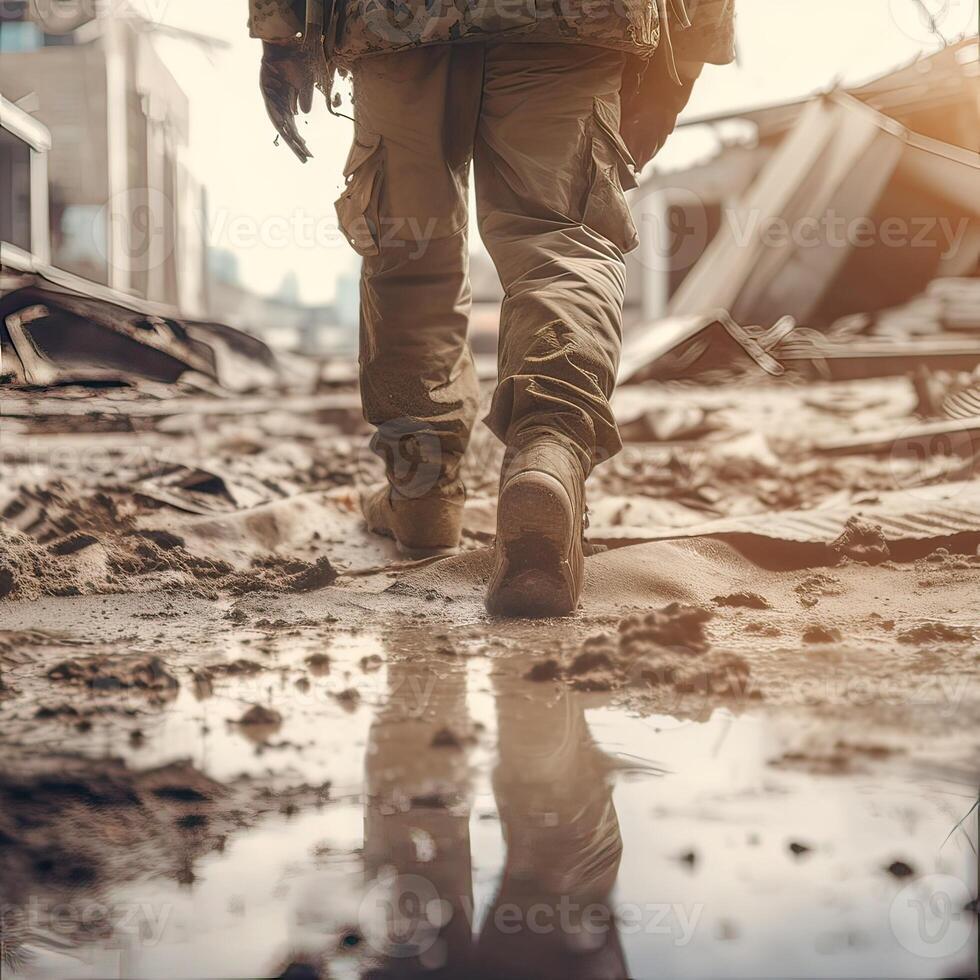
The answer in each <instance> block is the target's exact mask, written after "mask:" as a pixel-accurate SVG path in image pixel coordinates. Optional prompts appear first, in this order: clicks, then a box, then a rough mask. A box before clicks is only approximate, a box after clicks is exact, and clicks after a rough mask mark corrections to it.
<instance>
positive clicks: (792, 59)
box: [134, 0, 977, 302]
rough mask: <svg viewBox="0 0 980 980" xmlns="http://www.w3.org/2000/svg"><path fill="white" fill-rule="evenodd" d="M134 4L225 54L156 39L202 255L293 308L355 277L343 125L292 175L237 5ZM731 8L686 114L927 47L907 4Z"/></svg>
mask: <svg viewBox="0 0 980 980" xmlns="http://www.w3.org/2000/svg"><path fill="white" fill-rule="evenodd" d="M925 2H926V4H927V6H929V7H930V8H931V9H933V10H934V11H935V12H936V13H937V14H940V15H941V16H940V23H941V25H942V27H943V30H944V33H945V34H946V35H947V36H949V37H952V36H958V35H961V34H963V33H975V32H976V30H977V0H925ZM134 5H135V6H141V5H142V7H143V8H144V9H146V10H147V13H148V14H149V15H150V16H151V18H153V19H156V20H159V21H162V22H163V23H164V24H167V25H169V26H174V27H182V28H187V29H189V30H193V31H197V32H201V33H205V34H209V35H212V36H214V37H216V38H220V39H222V40H223V41H226V42H228V44H229V45H230V46H229V47H228V48H227V49H225V50H215V51H212V52H211V53H210V54H208V53H206V52H205V51H204V50H203V49H202V48H201V47H200V46H198V45H196V44H194V43H192V42H187V41H181V40H175V39H171V38H168V37H163V36H158V40H157V41H156V44H157V48H158V50H159V52H160V54H161V56H162V57H163V58H164V59H165V60H166V62H167V64H168V65H169V67H170V69H171V71H172V72H173V74H174V76H175V77H176V79H177V81H178V82H179V83H180V85H181V86H182V87H183V89H184V90H185V92H186V93H187V95H188V96H189V98H190V104H191V145H190V147H189V148H188V155H187V162H188V165H189V166H190V168H191V169H192V171H193V172H194V173H195V175H196V176H197V178H198V179H199V180H200V181H201V182H202V183H204V184H205V186H206V187H207V188H208V193H209V199H210V209H211V216H210V217H211V222H210V223H211V227H210V230H209V240H210V241H211V243H212V244H213V245H215V246H218V247H221V248H229V249H232V250H233V251H234V252H235V253H236V255H237V256H238V259H239V265H240V269H241V272H242V278H243V280H244V281H245V282H246V283H247V284H248V285H250V286H251V287H252V288H254V289H256V290H257V291H260V292H271V291H275V290H276V289H277V288H278V286H279V284H280V283H281V282H282V280H283V277H284V276H285V275H286V274H287V273H288V272H290V271H294V272H295V273H296V276H297V277H298V279H299V283H300V292H301V294H302V297H303V299H304V300H306V301H310V302H314V301H320V300H329V299H331V298H332V296H333V292H334V283H335V280H336V276H337V275H338V274H341V273H344V272H347V273H354V272H355V271H356V268H357V264H356V257H355V256H354V255H353V253H352V252H350V250H349V248H348V247H347V245H346V243H345V242H343V241H340V240H338V238H337V235H336V233H335V232H334V231H333V227H334V225H335V220H334V212H333V202H334V200H335V198H336V197H337V196H338V194H339V193H340V188H341V183H342V178H341V168H342V166H343V161H344V158H345V156H346V154H347V147H348V144H349V142H350V136H351V123H349V122H347V121H346V120H343V119H335V118H333V117H331V116H330V115H329V114H328V113H327V112H326V109H325V107H323V105H322V101H321V103H320V104H319V105H317V107H316V108H315V109H314V112H313V114H312V115H311V116H309V117H306V119H305V120H304V124H303V132H304V135H305V136H306V138H307V142H308V143H309V144H310V147H311V149H312V151H313V153H314V154H315V158H314V159H313V160H311V161H310V162H309V163H307V164H306V165H305V166H303V165H301V164H299V162H298V161H296V159H295V158H294V157H293V155H292V154H291V153H290V151H289V150H288V149H287V148H286V147H285V146H279V147H276V146H275V145H274V144H273V138H274V136H275V134H274V132H273V130H272V128H271V125H270V124H269V122H268V120H267V118H266V116H265V110H264V108H263V106H262V100H261V97H260V95H259V91H258V85H257V77H258V62H259V56H260V50H261V46H260V44H259V42H257V41H253V40H251V39H249V37H248V32H247V28H246V11H247V4H246V2H245V0H209V2H208V3H202V2H201V0H134ZM737 6H738V11H739V18H738V47H739V64H738V65H737V66H731V67H727V68H715V67H709V68H708V69H706V72H705V74H704V76H703V77H702V80H701V82H700V83H699V87H698V88H697V89H696V91H695V94H694V98H693V99H692V102H691V105H690V107H689V109H688V113H689V114H690V115H702V114H704V113H709V112H716V111H719V110H722V109H726V108H732V107H735V106H745V105H752V104H763V103H769V102H779V101H781V100H783V99H790V98H793V97H795V96H799V95H803V94H806V93H809V92H812V91H815V90H819V89H822V88H825V87H827V86H828V85H830V84H832V83H833V82H834V81H835V80H836V79H839V80H841V81H843V82H857V81H861V80H863V79H866V78H869V77H873V76H875V75H877V74H880V73H881V72H883V71H885V70H887V69H888V68H890V67H892V66H895V65H898V64H901V63H902V62H904V61H907V60H910V59H911V58H913V57H915V56H916V55H917V54H919V53H920V52H923V51H927V52H928V51H932V50H935V49H936V47H937V46H938V42H937V40H936V39H935V38H934V37H932V36H931V35H930V33H929V30H928V28H927V27H926V25H925V23H924V21H923V19H922V17H921V16H920V14H919V13H918V11H917V5H916V3H915V0H819V2H814V0H740V2H739V3H738V5H737ZM696 139H697V137H696V136H687V135H685V136H682V137H679V138H678V139H677V142H676V144H675V147H674V148H673V150H672V151H671V153H670V154H668V155H667V157H665V160H664V163H666V164H669V163H670V162H671V161H670V157H673V158H674V160H677V159H679V158H680V156H681V155H683V154H684V153H685V152H687V151H688V150H689V149H690V147H691V145H692V144H693V141H694V140H696ZM685 143H686V144H687V145H685ZM668 149H669V148H668ZM318 239H319V244H318Z"/></svg>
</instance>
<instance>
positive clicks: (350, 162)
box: [335, 133, 383, 256]
mask: <svg viewBox="0 0 980 980" xmlns="http://www.w3.org/2000/svg"><path fill="white" fill-rule="evenodd" d="M382 169H383V168H382V151H381V137H380V136H374V135H371V134H366V133H356V134H355V135H354V144H353V145H352V146H351V148H350V153H349V155H348V157H347V163H346V164H345V165H344V177H345V178H346V180H347V186H346V187H345V188H344V192H343V193H342V194H341V195H340V197H339V198H338V199H337V203H336V205H335V207H336V209H337V223H338V224H339V225H340V230H341V231H342V232H343V233H344V235H345V237H346V238H347V241H348V242H350V244H351V245H352V246H353V248H354V251H355V252H357V254H358V255H364V256H369V255H378V254H380V252H381V228H380V216H379V210H378V204H379V201H380V197H381V181H382V176H383V175H382Z"/></svg>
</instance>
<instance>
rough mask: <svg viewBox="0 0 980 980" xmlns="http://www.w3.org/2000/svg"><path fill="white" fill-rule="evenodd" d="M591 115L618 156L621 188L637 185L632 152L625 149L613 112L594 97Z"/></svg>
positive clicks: (627, 188) (628, 188) (626, 188)
mask: <svg viewBox="0 0 980 980" xmlns="http://www.w3.org/2000/svg"><path fill="white" fill-rule="evenodd" d="M592 117H593V118H594V119H595V123H596V125H597V126H598V127H599V129H601V130H602V132H603V133H604V134H605V136H606V138H607V139H608V140H609V145H610V146H611V147H612V148H613V150H614V151H615V153H616V156H617V157H618V158H619V164H620V166H619V179H620V181H621V182H622V185H623V188H624V189H625V190H630V189H631V188H633V187H637V186H639V185H638V184H637V182H636V161H635V160H634V159H633V154H632V153H630V151H629V150H628V149H627V147H626V143H625V142H624V141H623V137H622V136H620V134H619V126H618V124H617V121H616V114H615V112H613V110H612V109H610V108H609V106H608V105H607V104H606V103H605V102H603V101H602V99H599V98H595V99H593V100H592Z"/></svg>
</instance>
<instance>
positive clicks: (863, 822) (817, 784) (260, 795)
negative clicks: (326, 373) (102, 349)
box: [0, 379, 980, 978]
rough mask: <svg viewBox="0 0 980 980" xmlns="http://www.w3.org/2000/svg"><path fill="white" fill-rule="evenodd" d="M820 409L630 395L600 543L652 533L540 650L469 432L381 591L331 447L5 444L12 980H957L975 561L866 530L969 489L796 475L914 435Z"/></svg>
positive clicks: (382, 574) (207, 432)
mask: <svg viewBox="0 0 980 980" xmlns="http://www.w3.org/2000/svg"><path fill="white" fill-rule="evenodd" d="M899 382H901V384H899ZM661 387H663V389H664V390H661ZM826 387H834V386H826ZM826 387H825V388H821V387H820V386H819V385H809V386H807V387H806V388H794V387H793V386H792V385H785V386H778V385H769V386H760V387H758V388H756V389H752V388H750V387H743V388H741V389H740V390H739V391H738V393H737V397H736V396H735V395H733V394H731V393H725V392H723V391H720V390H719V389H717V388H709V389H697V388H696V387H692V386H687V387H685V388H683V389H676V390H674V389H670V388H669V386H655V385H653V386H644V390H645V391H646V396H645V397H646V398H647V399H648V400H649V402H650V403H649V404H647V405H646V408H644V409H643V410H642V411H639V410H637V412H636V414H635V415H633V416H632V418H633V422H634V423H635V424H633V427H632V429H630V428H629V425H627V426H625V427H624V431H625V432H626V433H627V435H628V436H629V438H630V441H629V442H628V445H627V448H626V450H625V451H624V453H623V454H621V456H620V457H617V458H616V459H614V460H613V461H611V462H610V463H609V464H608V465H607V466H606V467H603V468H601V469H599V470H597V471H596V473H595V474H594V475H593V477H592V479H591V480H590V490H589V494H590V502H591V509H592V514H591V520H592V526H593V531H598V532H599V533H598V534H597V535H596V536H597V538H598V537H602V538H603V540H606V539H607V538H609V539H610V540H612V539H614V538H615V535H614V534H612V531H615V530H616V529H619V531H622V530H623V529H627V530H629V529H638V528H639V529H642V528H644V527H645V528H648V529H651V528H652V529H654V530H656V531H657V533H658V535H659V534H661V532H666V534H667V535H668V536H666V537H665V539H663V540H652V541H647V542H644V543H626V544H624V543H623V541H624V540H625V538H620V539H618V544H619V546H615V547H611V548H609V549H608V550H598V549H597V550H596V551H595V553H593V554H591V555H590V556H589V557H588V558H587V559H586V569H587V572H586V587H585V592H584V596H583V602H582V607H581V609H580V610H579V611H578V613H577V614H576V615H575V616H573V617H570V618H567V619H564V620H541V621H514V620H504V619H494V618H491V617H489V616H488V615H487V614H486V612H485V610H484V607H483V594H484V590H485V587H486V582H487V578H488V575H489V567H490V553H489V545H490V542H491V539H492V529H493V521H494V497H493V492H494V484H495V467H496V465H497V463H498V462H499V448H498V447H496V445H495V444H494V443H493V441H492V439H491V438H490V436H489V434H488V433H486V432H485V430H482V429H481V430H480V431H479V432H478V433H477V434H476V436H475V439H474V446H473V452H472V458H471V459H468V461H467V464H466V472H465V475H466V479H467V483H468V486H469V488H470V491H471V495H470V499H469V500H468V502H467V510H466V519H465V525H466V528H465V534H464V545H463V549H462V552H461V553H460V554H459V555H456V556H453V557H451V558H447V559H442V560H438V561H433V562H406V561H405V560H404V559H403V558H402V557H401V556H399V555H398V554H397V552H396V551H395V549H394V546H393V544H392V543H391V542H388V541H385V540H384V539H381V538H377V537H375V536H372V535H370V534H368V532H367V531H366V529H365V528H364V527H363V523H362V522H361V520H360V518H359V516H358V513H357V507H356V499H357V488H358V486H359V485H360V484H366V483H370V482H373V480H374V479H376V478H377V475H378V471H377V464H376V461H374V460H373V459H371V458H369V457H367V456H366V454H365V453H364V452H363V450H362V448H361V447H362V442H361V432H360V430H359V429H358V424H357V422H356V421H352V420H350V419H347V420H342V419H340V420H339V419H337V418H336V417H332V418H331V419H329V420H326V419H320V418H317V417H316V416H315V414H314V415H310V414H304V413H303V412H301V411H286V410H283V411H281V412H280V411H269V410H268V406H267V405H266V407H265V408H264V409H263V410H262V411H261V412H256V413H255V414H254V415H251V414H249V413H248V412H245V413H244V414H243V413H242V412H241V411H240V410H239V412H238V415H237V417H236V418H234V419H232V418H230V417H228V416H227V415H224V414H223V413H222V410H221V407H220V399H215V402H218V404H214V405H209V404H205V410H204V411H203V414H202V409H201V408H200V407H197V408H195V409H194V412H193V413H191V412H190V411H189V410H188V414H187V415H186V416H183V415H182V414H181V413H180V412H179V411H177V410H176V408H175V409H174V414H164V415H161V416H159V417H157V416H152V417H149V420H148V416H147V415H145V414H144V415H140V414H139V413H140V412H145V411H146V409H145V408H139V410H138V411H137V406H145V405H146V404H149V405H153V404H154V399H152V398H148V397H147V396H145V395H139V393H130V394H128V395H126V394H124V393H121V392H120V393H114V394H113V396H112V397H111V398H110V397H109V396H107V395H106V394H105V393H100V394H98V395H96V396H90V395H84V396H83V395H82V394H80V393H78V392H75V393H74V394H72V393H71V392H69V391H63V392H60V393H58V394H57V396H56V397H53V398H48V399H46V403H47V404H48V408H49V411H48V413H47V414H43V415H42V414H37V415H28V414H27V413H26V411H25V413H24V414H22V415H16V414H15V415H14V416H13V418H5V419H4V454H5V466H4V469H3V474H2V477H0V513H2V515H3V521H2V523H0V749H2V752H3V762H2V764H0V906H2V909H3V922H2V924H3V949H2V955H3V964H4V977H5V978H6V977H7V976H8V975H9V976H11V977H16V978H21V977H24V978H27V977H30V978H41V977H105V976H126V977H130V976H131V977H158V976H164V975H166V976H177V977H191V976H195V977H203V976H228V977H233V976H234V977H238V976H241V977H246V976H288V977H292V978H298V977H324V978H325V977H334V976H338V977H339V976H362V977H383V976H403V977H404V976H415V975H418V976H423V975H425V976H431V975H435V976H447V977H448V976H459V977H479V976H487V977H495V978H500V977H525V976H527V977H530V976H533V977H562V978H566V977H573V976H580V977H600V976H601V977H610V978H612V977H617V978H618V977H624V978H625V977H654V976H671V977H685V976H690V977H699V976H719V977H721V976H729V977H746V976H754V977H757V976H815V975H818V973H819V975H821V976H826V977H856V976H867V977H871V976H906V977H924V976H934V977H948V976H973V975H975V973H976V965H975V959H974V958H973V952H974V951H975V947H976V936H977V931H976V930H977V923H976V887H977V882H976V854H975V849H976V845H977V833H976V811H975V810H974V811H972V812H971V806H972V805H973V803H974V801H975V799H976V788H977V784H978V763H977V758H978V755H977V748H978V746H980V741H978V739H977V737H976V736H975V735H974V734H973V733H974V732H975V731H976V729H977V722H978V720H980V686H978V683H977V666H978V661H980V604H978V602H977V595H978V581H980V558H978V553H977V546H978V545H980V535H976V536H973V537H971V532H969V531H968V530H964V526H963V524H962V522H961V523H960V524H957V525H956V527H955V528H951V529H945V530H944V528H942V527H931V526H930V527H928V528H926V530H925V531H923V532H921V535H924V536H921V535H920V536H919V537H916V538H915V539H914V540H912V539H904V538H896V537H895V529H894V528H893V527H892V526H890V525H888V524H887V522H884V523H882V522H878V523H876V522H875V521H873V520H871V519H869V518H868V517H867V516H866V513H865V512H866V511H867V509H868V508H869V507H874V506H876V505H877V504H876V501H878V500H879V498H881V495H885V496H886V497H887V495H888V494H892V493H894V492H895V491H896V490H898V491H900V492H901V493H902V495H903V499H904V501H905V503H904V504H903V506H904V505H905V504H907V505H908V510H909V512H915V507H916V504H917V501H920V500H922V499H925V498H923V497H921V496H920V494H922V493H923V492H925V491H929V492H932V491H931V490H930V489H929V488H932V490H934V489H935V487H936V486H937V485H942V484H944V482H945V484H947V485H948V486H950V487H953V488H954V491H951V493H952V496H950V497H948V498H944V501H945V502H944V506H945V507H948V508H949V509H950V511H951V512H952V511H953V510H955V507H956V502H957V500H958V499H959V500H963V501H966V500H967V499H972V497H970V494H971V493H972V492H973V489H975V483H976V481H975V479H974V475H975V474H974V472H972V471H969V470H964V465H965V464H964V462H963V460H962V458H958V459H957V460H956V461H952V460H942V459H926V460H923V459H922V458H919V459H911V458H909V457H908V456H906V455H899V456H894V457H893V458H886V459H882V458H881V457H880V456H872V455H866V456H861V455H856V456H834V457H826V456H818V455H817V454H815V453H814V452H813V451H812V448H808V447H807V446H806V445H804V444H803V443H804V440H803V437H802V434H805V435H806V436H807V438H812V439H817V438H830V437H832V436H834V435H842V434H844V433H845V432H846V431H848V429H849V426H850V425H852V424H854V420H855V419H858V418H859V419H860V420H861V424H865V425H867V424H869V423H870V422H871V421H875V420H878V421H879V422H880V421H881V420H882V419H885V420H895V419H902V418H907V417H909V413H910V412H911V411H912V409H913V406H914V397H911V396H910V394H909V391H908V390H907V389H908V385H907V382H905V381H904V379H895V384H892V383H891V382H888V383H881V385H879V387H878V388H875V386H874V385H869V386H865V387H862V388H854V389H851V390H850V395H849V397H850V398H851V401H852V402H853V401H854V399H856V398H859V395H862V394H863V397H864V399H865V403H864V407H861V406H860V405H858V407H857V408H854V407H853V405H852V409H853V411H852V412H851V414H850V415H847V414H845V413H841V412H839V411H836V410H832V408H828V407H827V406H828V405H831V403H832V401H833V400H832V399H831V400H828V399H829V398H830V396H829V394H828V392H827V390H826ZM838 387H848V386H846V385H839V386H838ZM879 388H880V390H879ZM872 389H874V390H872ZM171 394H172V395H173V397H172V399H171V401H172V402H173V404H174V405H175V406H179V405H180V404H181V398H180V397H178V394H179V393H176V392H174V393H171ZM643 397H644V396H643V393H641V392H638V391H635V390H630V389H626V390H625V391H624V392H623V393H621V404H620V405H619V411H620V415H621V417H623V418H624V419H625V420H626V421H627V422H628V423H629V417H630V415H631V412H630V404H631V403H633V404H635V405H640V404H641V403H642V402H643ZM668 398H669V399H673V400H675V401H676V403H677V406H678V407H677V410H676V411H675V412H674V413H673V414H670V415H668V416H665V419H662V420H660V421H656V419H655V415H656V413H657V412H659V411H660V408H659V407H658V406H659V405H660V404H661V403H662V402H663V401H664V400H665V399H668ZM127 399H129V400H128V401H127ZM12 401H14V402H16V398H14V399H12ZM197 401H198V402H200V401H202V400H201V399H197ZM204 401H205V402H207V400H204ZM245 401H247V399H246V400H245ZM52 402H54V404H53V406H52V404H51V403H52ZM168 404H169V402H168ZM692 406H693V409H697V412H695V413H694V414H695V415H696V418H697V419H698V420H700V421H699V422H698V425H697V426H695V427H694V428H693V429H692V428H691V426H689V425H688V424H687V423H686V422H685V419H687V418H688V416H692V410H693V409H692ZM80 409H84V410H80ZM239 409H240V406H239ZM15 412H16V405H15ZM651 413H653V414H651ZM698 413H700V414H698ZM692 417H693V416H692ZM651 419H653V421H651ZM705 419H708V420H710V426H708V427H707V428H705V425H704V424H703V423H704V421H705ZM655 421H656V424H654V422H655ZM668 423H669V424H668ZM681 423H683V424H681ZM331 426H333V427H334V428H333V429H331ZM790 430H792V431H790ZM954 481H958V482H954ZM971 487H973V489H971ZM962 488H965V489H962ZM881 499H884V498H881ZM928 499H929V500H931V499H932V498H931V497H930V498H928ZM821 506H823V507H825V508H826V509H827V511H828V513H830V512H833V513H834V514H836V513H838V511H839V510H840V509H841V508H843V509H844V510H845V511H847V510H849V511H850V514H849V517H848V518H846V519H844V520H842V521H841V523H840V525H839V526H835V525H832V522H829V521H828V522H827V526H826V527H824V528H818V530H819V532H820V535H822V537H820V538H819V540H816V539H815V540H814V541H812V542H811V541H808V540H786V541H779V540H776V539H775V538H768V539H767V538H765V537H763V536H758V535H755V536H753V535H748V536H746V535H742V536H741V537H738V538H733V537H731V536H727V537H726V536H724V535H719V536H713V535H707V536H705V535H694V536H690V537H688V536H685V535H684V534H683V533H682V532H683V531H684V529H685V528H690V527H694V526H695V525H697V524H699V523H702V522H704V521H706V520H716V519H720V518H738V517H745V516H753V515H758V516H759V517H760V518H764V516H765V515H766V514H768V513H770V512H773V511H776V510H779V511H786V510H789V509H792V508H819V507H821ZM903 513H904V511H903ZM964 513H966V509H964ZM785 523H786V522H784V524H785ZM781 526H782V525H781ZM806 527H807V528H809V525H806ZM671 531H675V532H676V533H677V536H676V537H670V536H669V532H671ZM806 533H810V532H809V530H807V532H806ZM916 534H920V532H919V531H916ZM937 895H938V896H942V898H943V901H945V902H946V904H945V905H943V904H942V903H941V902H939V901H938V900H937V899H936V896H937ZM971 909H972V911H971ZM923 916H924V918H923ZM818 967H819V971H818V972H815V971H817V969H818Z"/></svg>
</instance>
